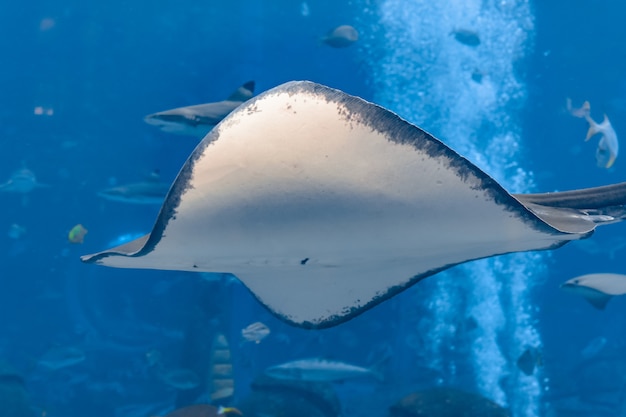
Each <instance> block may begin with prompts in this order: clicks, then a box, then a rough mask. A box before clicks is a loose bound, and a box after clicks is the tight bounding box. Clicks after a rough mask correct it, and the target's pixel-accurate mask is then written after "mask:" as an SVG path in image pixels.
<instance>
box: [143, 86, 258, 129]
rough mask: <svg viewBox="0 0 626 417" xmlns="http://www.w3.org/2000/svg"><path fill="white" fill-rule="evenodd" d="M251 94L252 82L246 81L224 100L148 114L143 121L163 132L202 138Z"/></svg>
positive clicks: (252, 92)
mask: <svg viewBox="0 0 626 417" xmlns="http://www.w3.org/2000/svg"><path fill="white" fill-rule="evenodd" d="M253 94H254V81H248V82H246V83H244V84H243V85H241V86H240V87H239V88H238V89H237V90H235V91H234V92H233V93H232V94H231V95H230V96H229V97H228V98H227V99H226V100H222V101H217V102H214V103H206V104H198V105H195V106H186V107H178V108H175V109H171V110H165V111H161V112H158V113H153V114H149V115H147V116H146V117H144V121H145V122H146V123H148V124H150V125H153V126H156V127H158V128H159V129H161V130H163V131H164V132H169V133H176V134H179V135H187V136H196V137H203V136H205V135H206V134H207V133H209V131H210V130H211V129H213V127H214V126H215V125H217V124H218V123H219V122H220V121H221V120H222V119H223V118H224V117H226V116H227V115H228V114H229V113H230V112H231V111H233V110H235V109H236V108H237V107H239V105H241V104H242V103H243V102H245V101H246V100H248V99H250V98H251V97H252V95H253Z"/></svg>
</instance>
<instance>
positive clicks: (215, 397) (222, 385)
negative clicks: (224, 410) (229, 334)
mask: <svg viewBox="0 0 626 417" xmlns="http://www.w3.org/2000/svg"><path fill="white" fill-rule="evenodd" d="M209 374H210V376H209V380H208V383H209V387H208V389H209V398H210V400H211V402H215V401H224V400H225V399H228V398H232V397H233V395H235V380H234V377H233V363H232V355H231V353H230V347H229V346H228V340H227V339H226V336H224V335H223V334H222V333H218V334H216V335H215V337H214V338H213V345H212V346H211V363H210V368H209Z"/></svg>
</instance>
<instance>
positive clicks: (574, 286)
mask: <svg viewBox="0 0 626 417" xmlns="http://www.w3.org/2000/svg"><path fill="white" fill-rule="evenodd" d="M561 288H562V289H563V290H565V291H568V292H573V293H574V294H578V295H581V296H582V297H584V298H585V299H586V300H587V301H589V303H591V305H592V306H594V307H595V308H597V309H600V310H604V308H605V307H606V304H607V303H608V302H609V301H610V300H611V298H613V297H614V296H616V295H624V294H626V275H624V274H608V273H598V274H586V275H580V276H578V277H575V278H572V279H570V280H568V281H566V282H564V283H563V284H561Z"/></svg>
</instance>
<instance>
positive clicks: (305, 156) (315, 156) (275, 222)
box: [82, 81, 626, 328]
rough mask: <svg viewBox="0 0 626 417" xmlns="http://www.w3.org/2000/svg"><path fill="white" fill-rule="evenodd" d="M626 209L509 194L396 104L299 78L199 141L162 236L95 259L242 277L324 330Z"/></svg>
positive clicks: (596, 194)
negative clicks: (446, 274) (443, 276)
mask: <svg viewBox="0 0 626 417" xmlns="http://www.w3.org/2000/svg"><path fill="white" fill-rule="evenodd" d="M624 204H626V183H621V184H615V185H609V186H603V187H597V188H589V189H581V190H574V191H565V192H554V193H545V194H510V193H508V192H507V191H506V190H505V189H504V188H503V187H502V186H501V185H499V184H498V183H497V182H496V181H495V180H494V179H493V178H491V177H490V176H489V175H488V174H486V173H485V172H483V171H482V170H480V169H479V168H478V167H476V166H475V165H474V164H472V163H471V162H470V161H468V160H467V159H465V158H464V157H462V156H461V155H459V154H458V153H457V152H455V151H454V150H452V149H451V148H449V147H448V146H446V145H445V144H444V143H443V142H441V141H440V140H438V139H436V138H434V137H433V136H431V135H430V134H428V133H427V132H425V131H424V130H422V129H420V128H419V127H417V126H415V125H412V124H410V123H408V122H406V121H405V120H403V119H401V118H400V117H398V116H397V115H395V114H394V113H392V112H390V111H389V110H386V109H384V108H382V107H380V106H378V105H375V104H372V103H370V102H367V101H365V100H363V99H361V98H358V97H354V96H351V95H348V94H346V93H344V92H342V91H339V90H335V89H332V88H329V87H325V86H322V85H319V84H315V83H311V82H307V81H294V82H289V83H286V84H283V85H281V86H278V87H276V88H273V89H271V90H268V91H266V92H265V93H263V94H260V95H259V96H257V97H256V98H254V99H252V100H250V101H248V102H247V103H245V104H244V105H242V106H240V107H239V108H238V109H237V110H235V111H234V112H232V113H231V114H230V115H229V116H228V117H227V118H226V119H224V120H223V121H222V122H221V123H220V124H219V125H218V126H216V128H215V129H213V130H212V131H211V132H210V133H209V134H208V135H207V136H206V137H205V138H204V139H203V140H202V141H201V142H200V144H198V146H197V147H196V149H195V150H194V151H193V153H192V154H191V156H190V157H189V159H188V160H187V161H186V162H185V164H184V165H183V167H182V169H181V171H180V172H179V174H178V176H177V178H176V179H175V181H174V183H173V184H172V187H171V188H170V190H169V193H168V195H167V197H166V199H165V201H164V203H163V206H162V207H161V211H160V213H159V215H158V217H157V220H156V223H155V225H154V228H153V230H152V232H151V233H150V234H148V235H145V236H143V237H141V238H139V239H136V240H134V241H131V242H129V243H127V244H124V245H121V246H118V247H115V248H113V249H110V250H106V251H103V252H100V253H96V254H91V255H86V256H83V257H82V260H83V261H84V262H88V263H95V264H100V265H106V266H111V267H118V268H148V269H163V270H181V271H198V272H221V273H230V274H233V275H235V276H236V277H237V278H238V279H239V280H240V281H242V282H243V283H244V284H245V285H246V286H247V287H248V289H249V290H250V291H251V292H252V294H254V296H255V297H256V298H257V299H258V300H259V301H260V302H261V303H262V304H263V305H265V306H266V307H267V308H268V309H269V310H270V311H272V312H273V313H274V314H275V315H276V316H278V317H279V318H281V319H282V320H284V321H287V322H289V323H291V324H293V325H296V326H300V327H305V328H324V327H330V326H333V325H336V324H338V323H341V322H344V321H347V320H349V319H350V318H352V317H355V316H356V315H358V314H360V313H362V312H363V311H365V310H367V309H369V308H371V307H373V306H375V305H376V304H378V303H380V302H382V301H384V300H386V299H389V298H390V297H393V296H394V295H395V294H398V293H399V292H401V291H403V290H404V289H406V288H408V287H410V286H412V285H414V284H415V283H417V282H418V281H420V280H422V279H424V278H425V277H428V276H431V275H434V274H436V273H438V272H440V271H443V270H445V269H447V268H450V267H452V266H454V265H457V264H460V263H464V262H467V261H471V260H474V259H480V258H486V257H490V256H495V255H501V254H505V253H511V252H520V251H531V250H542V249H555V248H558V247H560V246H562V245H564V244H565V243H567V242H569V241H572V240H576V239H582V238H586V237H589V236H590V235H591V234H592V233H593V231H594V230H595V228H596V226H598V225H603V224H608V223H613V222H617V221H621V220H622V219H624V217H625V216H626V208H625V207H624Z"/></svg>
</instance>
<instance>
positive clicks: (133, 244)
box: [80, 234, 150, 264]
mask: <svg viewBox="0 0 626 417" xmlns="http://www.w3.org/2000/svg"><path fill="white" fill-rule="evenodd" d="M149 238H150V234H147V235H144V236H141V237H139V238H137V239H134V240H131V241H130V242H127V243H124V244H122V245H119V246H116V247H114V248H111V249H109V250H106V251H103V252H99V253H95V254H92V255H84V256H81V257H80V259H81V261H83V262H87V263H96V264H99V263H102V264H104V262H101V261H100V259H102V258H106V257H108V256H124V257H126V256H130V257H132V256H141V250H142V249H143V248H144V247H145V245H146V242H147V241H148V239H149Z"/></svg>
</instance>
